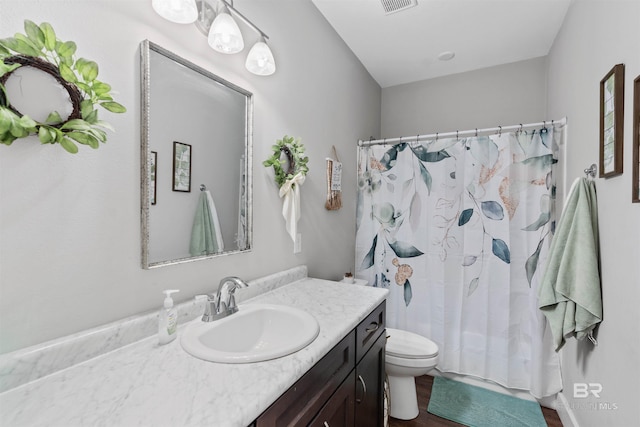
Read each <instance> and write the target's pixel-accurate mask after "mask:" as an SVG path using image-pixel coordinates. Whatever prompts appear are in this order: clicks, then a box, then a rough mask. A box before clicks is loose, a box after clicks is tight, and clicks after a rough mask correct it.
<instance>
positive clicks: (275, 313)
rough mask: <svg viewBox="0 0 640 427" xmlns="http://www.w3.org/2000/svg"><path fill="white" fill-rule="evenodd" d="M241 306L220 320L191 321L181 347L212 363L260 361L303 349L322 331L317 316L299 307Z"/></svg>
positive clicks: (181, 340) (273, 305)
mask: <svg viewBox="0 0 640 427" xmlns="http://www.w3.org/2000/svg"><path fill="white" fill-rule="evenodd" d="M238 308H239V310H238V312H236V313H234V314H232V315H230V316H228V317H225V318H223V319H220V320H216V321H213V322H203V321H201V320H200V319H199V318H198V319H196V320H194V321H193V322H191V323H190V324H189V325H187V327H186V328H185V330H184V332H183V333H182V338H181V339H180V343H181V344H182V348H184V350H185V351H186V352H187V353H189V354H191V355H192V356H195V357H198V358H200V359H204V360H208V361H211V362H221V363H252V362H261V361H265V360H270V359H275V358H278V357H282V356H286V355H288V354H291V353H295V352H296V351H298V350H300V349H303V348H304V347H306V346H307V345H309V344H310V343H311V342H312V341H313V340H315V339H316V337H317V336H318V333H319V332H320V326H319V325H318V321H317V320H316V319H315V317H313V316H312V315H310V314H309V313H307V312H305V311H302V310H300V309H297V308H293V307H288V306H284V305H275V304H246V305H240V306H239V307H238Z"/></svg>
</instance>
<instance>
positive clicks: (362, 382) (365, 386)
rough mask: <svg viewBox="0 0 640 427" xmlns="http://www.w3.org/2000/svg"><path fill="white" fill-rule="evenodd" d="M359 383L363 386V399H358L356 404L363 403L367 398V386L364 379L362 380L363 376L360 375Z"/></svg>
mask: <svg viewBox="0 0 640 427" xmlns="http://www.w3.org/2000/svg"><path fill="white" fill-rule="evenodd" d="M358 381H360V384H362V399H357V398H356V403H362V401H363V400H365V399H366V398H367V384H366V383H365V382H364V378H362V375H358Z"/></svg>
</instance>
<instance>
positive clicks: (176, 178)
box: [173, 141, 191, 193]
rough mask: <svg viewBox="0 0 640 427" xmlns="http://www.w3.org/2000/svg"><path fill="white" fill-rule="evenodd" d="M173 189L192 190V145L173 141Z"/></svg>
mask: <svg viewBox="0 0 640 427" xmlns="http://www.w3.org/2000/svg"><path fill="white" fill-rule="evenodd" d="M173 191H183V192H185V193H190V192H191V145H189V144H184V143H182V142H178V141H174V142H173Z"/></svg>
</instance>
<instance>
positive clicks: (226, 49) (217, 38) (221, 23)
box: [207, 12, 244, 53]
mask: <svg viewBox="0 0 640 427" xmlns="http://www.w3.org/2000/svg"><path fill="white" fill-rule="evenodd" d="M207 41H208V42H209V46H211V47H212V48H213V49H214V50H217V51H218V52H221V53H238V52H240V51H241V50H242V49H244V40H242V33H241V32H240V28H238V24H236V21H234V20H233V18H232V17H231V15H229V14H228V13H226V12H222V13H219V14H218V16H216V19H214V20H213V23H212V24H211V29H210V30H209V36H208V38H207Z"/></svg>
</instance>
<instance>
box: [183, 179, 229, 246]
mask: <svg viewBox="0 0 640 427" xmlns="http://www.w3.org/2000/svg"><path fill="white" fill-rule="evenodd" d="M223 249H224V245H223V243H222V236H221V235H220V224H219V223H218V214H217V212H216V210H215V205H214V204H213V199H212V198H211V195H210V193H209V191H208V190H205V191H201V192H200V198H199V199H198V206H197V208H196V214H195V217H194V219H193V227H192V228H191V244H190V245H189V252H190V253H191V255H192V256H200V255H209V254H215V253H218V252H222V250H223Z"/></svg>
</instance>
